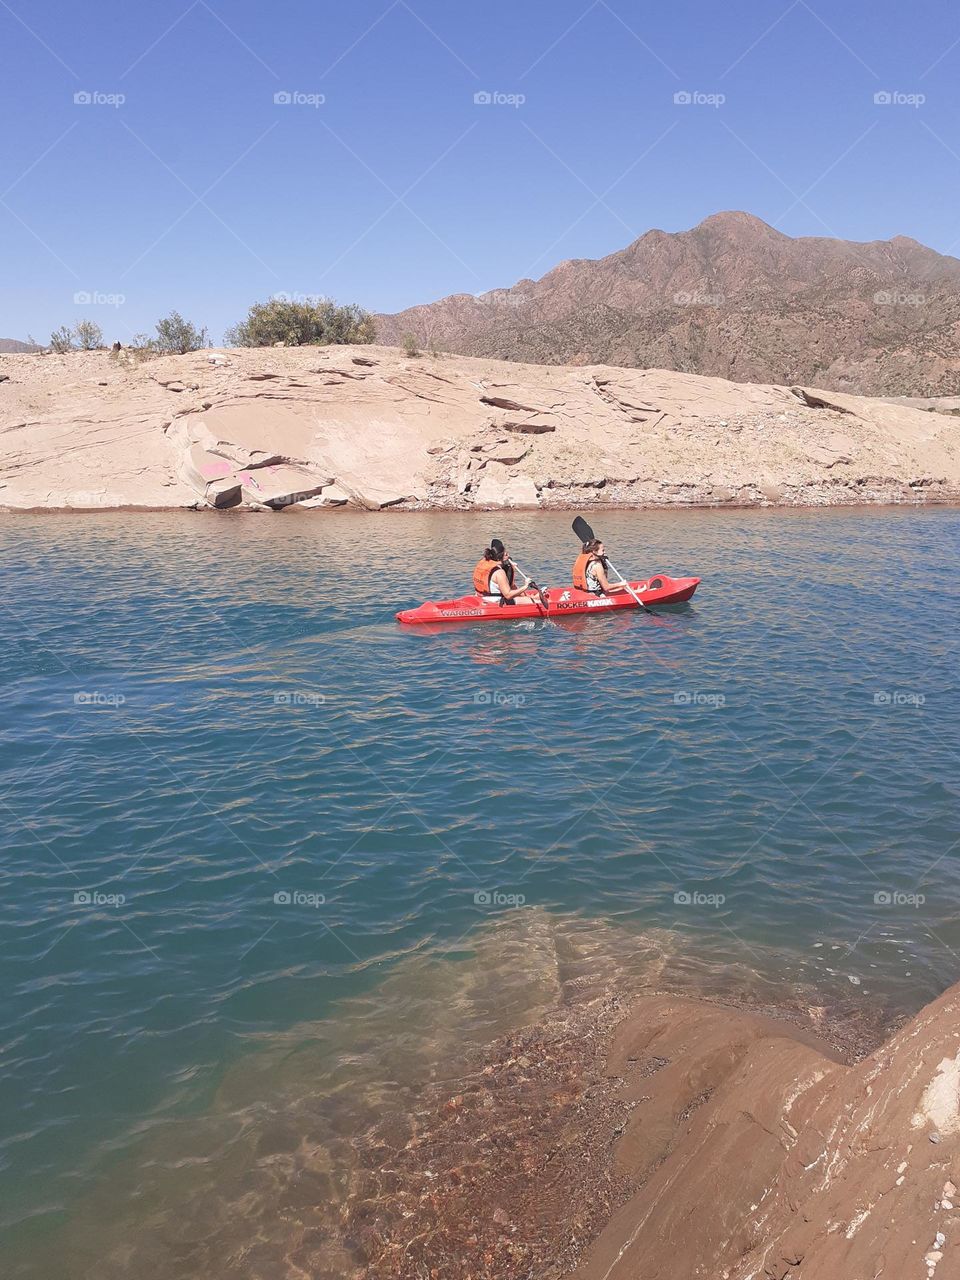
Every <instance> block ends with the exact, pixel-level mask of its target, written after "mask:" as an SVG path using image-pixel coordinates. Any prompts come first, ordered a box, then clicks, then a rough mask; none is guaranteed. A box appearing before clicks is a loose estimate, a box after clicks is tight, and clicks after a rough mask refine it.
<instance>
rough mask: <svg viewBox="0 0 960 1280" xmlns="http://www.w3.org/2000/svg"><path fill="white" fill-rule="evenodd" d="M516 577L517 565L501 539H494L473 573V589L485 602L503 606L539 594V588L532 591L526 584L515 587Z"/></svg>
mask: <svg viewBox="0 0 960 1280" xmlns="http://www.w3.org/2000/svg"><path fill="white" fill-rule="evenodd" d="M516 577H517V569H516V565H514V564H513V563H512V561H511V560H510V557H509V555H508V554H507V550H506V547H504V545H503V543H502V542H501V541H500V539H499V538H494V539H492V541H491V543H490V545H489V547H487V549H486V551H484V553H483V559H482V560H480V561H479V562H478V563H477V567H476V568H475V569H474V571H473V589H474V590H475V591H476V593H477V595H478V596H482V597H483V599H484V600H488V601H498V602H500V603H502V604H512V603H513V602H514V600H516V599H518V598H519V597H520V596H532V595H535V594H538V592H539V588H534V589H530V588H528V586H527V584H526V583H524V585H523V586H522V587H516V586H514V582H515V581H516Z"/></svg>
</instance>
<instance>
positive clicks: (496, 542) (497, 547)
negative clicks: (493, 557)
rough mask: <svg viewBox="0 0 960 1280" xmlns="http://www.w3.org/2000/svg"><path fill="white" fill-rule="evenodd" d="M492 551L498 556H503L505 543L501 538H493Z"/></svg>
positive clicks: (491, 541)
mask: <svg viewBox="0 0 960 1280" xmlns="http://www.w3.org/2000/svg"><path fill="white" fill-rule="evenodd" d="M490 550H491V551H495V552H496V553H497V555H498V556H502V555H503V543H502V542H501V541H500V539H499V538H491V540H490Z"/></svg>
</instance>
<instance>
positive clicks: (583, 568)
mask: <svg viewBox="0 0 960 1280" xmlns="http://www.w3.org/2000/svg"><path fill="white" fill-rule="evenodd" d="M599 561H600V557H599V556H598V555H596V554H595V553H594V552H592V551H584V552H583V553H582V554H581V555H579V556H577V558H576V560H575V561H574V562H573V585H574V586H575V587H576V588H577V590H578V591H592V590H593V588H592V587H591V586H589V584H588V583H587V570H588V569H589V568H590V566H591V565H592V564H596V563H598V562H599Z"/></svg>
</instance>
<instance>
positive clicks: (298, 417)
mask: <svg viewBox="0 0 960 1280" xmlns="http://www.w3.org/2000/svg"><path fill="white" fill-rule="evenodd" d="M0 440H2V446H3V447H2V450H0V508H2V509H6V510H38V509H39V510H44V509H46V510H62V509H72V510H104V509H111V508H137V507H141V508H160V509H168V508H221V509H227V508H239V509H253V510H266V509H273V510H277V509H282V508H285V507H287V508H290V507H294V508H296V509H298V510H303V509H312V508H317V507H324V508H325V507H351V506H353V507H358V508H365V509H369V510H377V509H382V508H387V507H399V508H407V509H430V508H432V509H449V510H467V509H470V508H478V509H491V508H499V507H504V506H519V507H544V508H564V507H578V506H590V507H596V506H600V505H606V504H609V505H621V506H637V507H646V506H664V505H688V506H696V505H735V506H769V505H778V504H782V505H834V504H852V503H862V502H874V503H878V502H924V501H927V502H930V501H933V502H950V501H956V500H957V499H958V498H960V418H958V417H956V416H952V415H951V414H950V413H949V412H942V413H941V412H930V411H929V410H928V409H920V408H914V407H909V406H907V405H904V404H897V403H890V402H889V401H883V400H879V399H870V398H865V397H858V396H849V395H842V394H839V393H833V392H821V391H818V390H817V389H816V388H815V387H807V386H805V387H775V386H765V385H761V384H755V383H734V382H727V381H725V380H723V379H721V378H707V377H700V376H697V375H693V374H683V373H673V372H669V371H664V370H656V369H637V370H633V369H620V368H607V367H604V366H591V367H585V368H565V367H545V366H539V365H521V364H511V363H506V362H501V361H496V360H479V359H471V358H467V357H461V356H450V355H421V356H419V357H414V358H410V357H407V356H405V355H404V354H403V353H402V352H400V351H398V350H396V349H393V348H387V347H327V348H319V349H318V348H292V349H287V348H284V349H274V348H268V349H258V350H234V349H231V350H225V351H200V352H195V353H193V354H191V355H186V356H168V357H163V358H159V359H150V360H144V361H141V360H138V359H137V358H136V357H135V355H134V354H133V353H130V352H126V351H124V352H120V353H118V354H114V353H112V352H89V353H72V354H69V355H65V356H55V355H48V356H38V355H4V356H0Z"/></svg>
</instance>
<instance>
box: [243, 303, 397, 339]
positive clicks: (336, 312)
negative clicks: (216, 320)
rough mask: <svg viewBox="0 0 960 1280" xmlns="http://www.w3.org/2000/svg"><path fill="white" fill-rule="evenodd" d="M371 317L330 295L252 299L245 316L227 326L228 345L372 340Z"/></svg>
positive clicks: (360, 308) (373, 334)
mask: <svg viewBox="0 0 960 1280" xmlns="http://www.w3.org/2000/svg"><path fill="white" fill-rule="evenodd" d="M375 337H376V331H375V328H374V324H373V317H372V316H370V315H369V313H368V312H366V311H364V310H363V308H362V307H358V306H357V305H356V304H355V303H348V304H347V305H346V306H338V305H337V303H336V302H334V301H333V300H332V299H330V298H305V299H304V300H303V301H300V302H297V301H295V300H293V299H291V298H283V297H278V298H270V299H269V301H267V302H255V303H254V304H253V306H252V307H251V308H250V310H249V312H248V313H247V318H246V319H245V320H241V321H240V323H239V324H238V325H235V326H234V327H233V328H232V329H228V330H227V332H226V334H224V342H225V343H226V344H227V346H230V347H272V346H275V345H276V344H277V343H278V342H282V343H284V344H285V345H286V346H288V347H309V346H328V345H331V344H344V343H366V342H373V340H374V338H375Z"/></svg>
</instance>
